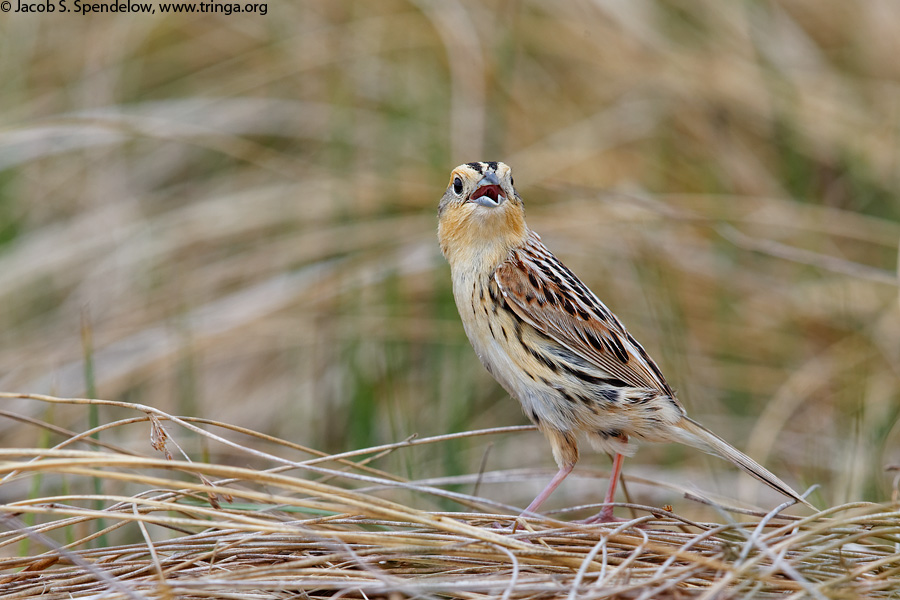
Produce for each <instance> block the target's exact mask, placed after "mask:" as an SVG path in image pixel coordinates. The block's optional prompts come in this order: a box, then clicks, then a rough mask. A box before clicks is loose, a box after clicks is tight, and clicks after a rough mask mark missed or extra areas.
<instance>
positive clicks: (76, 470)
mask: <svg viewBox="0 0 900 600" xmlns="http://www.w3.org/2000/svg"><path fill="white" fill-rule="evenodd" d="M3 397H4V398H7V399H12V398H19V399H24V400H26V401H28V402H32V403H49V404H68V405H87V404H94V405H102V406H105V407H111V406H114V407H116V408H118V409H122V410H121V412H122V414H123V418H122V419H120V420H117V421H114V422H110V423H106V424H103V425H102V426H101V427H100V428H99V429H98V430H97V431H93V432H83V433H81V434H79V435H73V434H71V433H66V432H61V431H59V430H58V428H55V427H53V426H50V425H48V424H43V426H42V429H44V430H45V431H48V432H52V433H53V434H54V435H60V436H61V437H62V438H63V440H62V441H61V442H59V443H56V444H54V445H53V446H52V447H48V448H43V449H37V448H29V449H5V450H2V451H0V456H2V458H3V461H2V463H0V473H2V477H3V479H2V484H3V485H5V486H22V485H24V486H27V487H30V488H31V489H32V490H35V491H40V490H42V489H44V488H45V487H48V486H49V487H53V486H54V485H55V484H54V483H53V482H55V481H59V480H63V481H66V486H65V487H66V488H67V489H68V492H66V493H59V494H55V495H51V496H43V495H41V494H40V493H38V494H36V495H34V496H33V497H31V498H29V499H27V500H25V499H23V500H19V501H17V502H11V503H8V504H6V505H3V506H2V507H0V512H2V514H3V517H2V518H0V522H2V523H3V525H4V527H5V529H6V531H5V532H3V533H2V534H0V548H2V551H3V554H4V555H5V558H3V559H0V569H2V573H3V574H2V575H0V594H2V596H3V598H5V599H9V600H13V599H19V598H33V597H37V596H40V597H41V598H45V599H55V598H59V599H65V598H85V597H101V596H102V597H104V598H175V597H177V598H209V597H215V598H233V599H251V598H262V597H267V598H272V597H274V598H294V597H299V598H336V597H340V598H381V597H391V598H399V597H425V598H437V597H453V598H470V599H477V598H504V599H505V598H609V597H617V598H687V597H698V598H713V597H716V598H730V597H738V596H739V597H750V596H752V597H776V596H777V597H791V598H850V597H853V598H859V597H870V598H879V597H884V598H889V597H895V596H896V592H897V589H898V588H900V554H898V552H897V547H898V544H900V511H898V510H897V509H896V506H895V507H894V508H890V507H887V506H880V505H876V504H865V503H858V504H851V505H844V506H838V507H834V508H832V509H829V510H827V511H823V512H821V513H819V514H816V515H812V516H807V517H803V518H800V517H795V516H786V515H776V514H775V511H773V512H772V513H770V514H762V513H758V512H752V511H749V512H748V511H736V512H734V513H729V512H726V511H725V510H721V511H720V517H721V518H720V520H719V521H720V522H716V523H709V522H695V521H692V520H689V519H685V518H683V517H681V516H679V515H678V514H677V513H675V512H672V511H671V510H670V509H669V508H668V507H666V508H658V507H646V506H639V505H633V506H632V509H633V512H634V518H633V519H631V520H628V521H626V522H623V523H615V524H604V525H594V526H586V525H579V524H573V523H567V522H563V521H558V520H555V519H552V518H534V519H529V520H528V521H527V523H526V524H525V527H524V528H523V529H521V530H520V531H519V532H518V533H511V532H510V529H509V524H510V522H511V519H510V517H508V516H499V515H497V514H495V513H496V510H497V509H498V508H499V509H501V510H502V509H503V508H504V507H498V506H496V504H495V503H493V502H491V501H489V500H486V499H484V498H479V497H477V496H472V495H467V494H461V493H452V492H448V491H447V490H445V489H442V488H441V487H439V486H435V485H434V484H433V483H429V482H416V481H407V480H405V479H404V478H402V477H398V476H396V475H393V474H390V473H385V472H383V471H380V470H379V469H378V468H377V466H376V465H377V463H378V461H379V460H381V459H382V458H383V457H384V456H385V455H386V454H388V453H390V452H401V453H402V452H407V451H409V449H410V448H413V447H414V446H417V445H422V444H435V443H437V444H441V443H447V442H448V441H449V439H450V437H452V436H445V437H443V438H437V439H429V440H408V441H406V442H401V443H398V444H393V445H390V446H388V447H382V448H369V449H365V450H360V451H356V452H349V453H345V454H343V455H337V456H322V455H321V453H317V452H315V451H313V450H310V449H305V448H301V447H298V446H297V445H296V444H293V443H290V442H286V441H283V440H277V439H273V438H271V437H269V436H264V435H261V434H255V433H254V432H252V431H247V430H242V429H240V428H236V427H233V426H229V425H228V424H225V423H219V422H213V421H201V420H198V419H190V418H185V417H174V416H171V415H167V414H166V413H164V412H163V411H160V410H158V409H155V408H152V407H148V406H142V405H137V404H126V403H118V402H108V401H99V400H86V399H67V398H54V397H46V396H44V397H41V396H16V395H11V394H5V395H3ZM7 417H8V418H10V417H12V415H7ZM120 428H124V429H128V430H129V432H130V435H129V437H130V438H131V439H132V440H137V441H139V442H141V443H139V444H135V445H136V446H145V447H147V450H148V451H147V452H135V451H133V450H130V449H126V448H118V447H115V446H112V445H110V444H105V443H99V442H97V441H96V440H93V439H92V438H91V437H89V434H90V435H92V434H96V433H99V432H101V431H102V432H103V433H104V436H105V435H106V434H108V433H110V432H111V431H113V430H116V429H120ZM480 433H481V434H484V433H490V434H493V435H502V434H503V433H504V432H503V431H496V430H495V431H491V432H471V433H470V434H464V435H479V434H480ZM193 435H196V436H200V437H201V438H202V439H203V440H204V441H205V442H206V443H208V444H209V445H210V446H217V445H225V446H227V447H229V448H230V449H231V450H233V451H234V452H236V455H237V456H241V457H243V461H244V462H247V463H253V464H259V465H260V467H259V468H248V467H238V466H234V465H233V464H229V465H226V464H216V463H206V462H198V461H193V460H190V459H189V458H188V457H187V456H183V455H182V456H180V457H178V456H179V455H180V454H181V447H180V443H179V442H178V441H177V440H178V439H179V438H183V437H184V436H188V437H190V436H193ZM237 440H241V441H237ZM248 440H250V441H249V442H248ZM264 443H265V444H271V445H273V447H274V448H277V449H278V451H279V452H277V453H271V452H267V451H263V450H259V449H255V447H256V446H259V445H262V444H264ZM150 445H152V446H153V449H150ZM85 448H91V449H85ZM298 451H299V452H298ZM298 453H299V455H300V456H299V457H296V458H290V459H289V458H285V456H288V455H290V456H293V455H295V454H298ZM173 454H174V456H173ZM176 457H178V458H176ZM92 481H99V482H100V487H101V488H102V491H100V492H97V493H90V492H87V491H85V490H86V489H87V488H88V487H90V485H91V482H92ZM410 494H411V495H414V496H416V497H417V498H419V499H420V500H424V502H426V503H428V502H429V500H428V499H429V498H433V497H444V498H452V499H453V500H454V502H456V504H457V506H458V507H461V511H455V512H443V511H441V512H438V511H428V510H421V509H417V508H414V507H413V506H411V505H410V504H408V503H404V502H403V501H402V500H401V499H402V498H403V497H407V496H409V495H410ZM23 520H28V521H29V523H31V524H30V525H26V524H25V523H24V522H23ZM496 523H500V524H502V525H504V528H497V527H496V525H495V524H496ZM99 540H103V543H98V541H99ZM16 549H18V552H17V551H16Z"/></svg>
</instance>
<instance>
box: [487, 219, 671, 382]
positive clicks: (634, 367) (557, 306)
mask: <svg viewBox="0 0 900 600" xmlns="http://www.w3.org/2000/svg"><path fill="white" fill-rule="evenodd" d="M494 280H495V281H496V282H497V285H498V287H499V288H500V291H501V293H502V294H503V297H504V299H505V300H506V303H507V304H508V305H509V307H510V308H511V309H512V310H513V311H514V312H515V313H516V314H517V315H518V316H519V317H521V318H522V319H523V320H524V321H525V322H526V323H528V324H529V325H531V326H532V327H534V328H535V329H537V330H538V331H540V332H541V333H543V334H545V335H548V336H550V337H551V338H553V339H554V340H556V341H557V342H558V343H559V344H561V345H562V346H564V347H566V348H568V349H569V350H571V351H572V352H574V353H575V354H577V355H578V356H580V357H581V358H583V359H584V360H587V361H588V362H590V363H593V364H594V365H596V366H597V367H598V368H599V369H602V370H603V371H606V372H608V373H609V374H610V375H611V376H613V377H616V378H618V379H621V380H622V381H624V382H625V383H627V384H629V385H631V386H634V387H638V388H651V389H656V390H659V391H660V392H662V393H664V394H666V395H668V396H671V397H672V398H674V392H673V391H672V388H671V387H669V384H668V383H667V382H666V380H665V378H664V377H663V375H662V372H660V370H659V367H657V366H656V363H654V362H653V359H651V358H650V356H649V355H648V354H647V352H646V351H645V350H644V349H643V348H642V347H641V345H640V344H639V343H638V342H637V340H635V339H634V338H633V337H632V336H631V334H629V333H628V332H627V331H626V330H625V327H624V326H623V325H622V323H621V322H620V321H619V320H618V319H617V318H616V316H615V315H614V314H613V313H612V312H611V311H610V310H609V309H608V308H606V306H605V305H604V304H603V303H602V302H601V301H600V300H599V299H598V298H597V296H595V295H594V293H593V292H591V291H590V290H589V289H588V288H587V286H586V285H584V284H583V283H582V282H581V281H580V280H579V279H578V278H577V277H576V276H575V275H574V274H573V273H572V272H571V271H570V270H569V269H568V268H567V267H566V266H565V265H563V264H562V263H561V262H560V261H559V260H558V259H557V258H556V257H555V256H553V254H552V253H551V252H550V251H549V250H548V249H547V247H546V246H544V244H543V243H542V242H541V241H540V238H539V237H538V236H537V234H535V233H532V234H531V236H530V237H529V239H528V240H527V241H526V243H525V244H524V245H523V246H520V247H518V248H516V249H515V250H513V251H512V252H511V253H510V256H509V258H508V259H507V260H506V261H505V262H504V263H503V264H501V265H500V266H499V267H498V268H497V270H496V271H495V272H494Z"/></svg>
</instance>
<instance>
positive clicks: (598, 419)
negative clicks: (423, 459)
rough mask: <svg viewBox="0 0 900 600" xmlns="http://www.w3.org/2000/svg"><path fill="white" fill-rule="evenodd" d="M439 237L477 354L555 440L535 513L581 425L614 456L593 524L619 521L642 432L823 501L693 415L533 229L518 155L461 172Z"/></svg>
mask: <svg viewBox="0 0 900 600" xmlns="http://www.w3.org/2000/svg"><path fill="white" fill-rule="evenodd" d="M438 239H439V241H440V246H441V252H442V253H443V255H444V257H445V258H446V259H447V261H448V262H449V263H450V271H451V275H452V279H453V296H454V299H455V301H456V307H457V309H458V310H459V315H460V318H461V319H462V324H463V327H464V328H465V331H466V335H467V336H468V338H469V341H470V342H471V344H472V347H473V348H474V349H475V353H476V354H477V355H478V358H479V359H480V360H481V363H482V364H483V365H484V367H485V368H486V369H487V370H488V372H489V373H490V374H491V375H492V376H493V377H494V379H496V380H497V382H499V383H500V385H501V386H503V388H504V389H506V391H507V392H509V394H510V395H511V396H512V397H513V398H515V399H516V400H518V401H519V403H520V404H521V405H522V408H523V410H524V411H525V414H526V415H527V416H528V418H529V419H530V420H531V421H532V423H534V424H535V425H536V426H537V427H538V429H539V430H540V431H541V432H542V433H543V434H544V436H545V437H546V438H547V440H548V441H549V442H550V447H551V449H552V451H553V457H554V459H555V460H556V464H557V466H558V467H559V471H558V472H557V473H556V475H555V476H554V477H553V478H552V479H551V480H550V482H549V483H548V484H547V487H546V488H544V490H543V491H542V492H541V493H540V494H538V495H537V497H536V498H535V499H534V501H532V502H531V504H529V505H528V508H526V509H525V511H524V512H523V513H522V514H523V515H526V514H534V513H535V512H536V511H537V510H538V508H539V507H540V506H541V504H542V503H543V502H544V501H545V500H546V499H547V498H548V497H549V496H550V495H551V494H552V493H553V491H554V490H555V489H556V488H557V487H558V486H559V485H560V484H561V483H562V481H563V480H564V479H565V478H566V476H568V475H569V473H571V472H572V469H573V468H574V467H575V463H576V462H577V461H578V442H577V438H578V437H579V435H581V436H583V437H585V438H587V440H588V442H589V443H590V445H591V446H592V447H593V448H594V449H596V450H599V451H605V452H607V453H609V454H611V455H613V456H614V459H613V469H612V474H611V477H610V481H609V487H608V489H607V493H606V496H605V499H604V506H603V509H602V510H601V511H600V513H598V514H597V515H596V516H594V517H592V518H591V519H588V521H587V522H604V521H611V520H613V519H614V517H613V515H612V513H613V507H612V504H611V503H612V502H613V499H614V496H615V490H616V482H617V480H618V479H619V474H620V472H621V469H622V461H623V457H624V456H631V455H632V454H634V452H635V450H636V445H637V442H642V441H645V442H679V443H681V444H686V445H688V446H692V447H694V448H698V449H700V450H702V451H705V452H708V453H710V454H714V455H717V456H720V457H721V458H724V459H725V460H728V461H730V462H732V463H733V464H734V465H736V466H737V467H739V468H740V469H742V470H744V471H746V472H747V473H749V474H750V475H752V476H753V477H755V478H757V479H759V480H760V481H762V482H763V483H765V484H766V485H768V486H770V487H772V488H773V489H775V490H777V491H779V492H781V493H782V494H784V495H785V496H787V497H788V498H791V499H793V500H795V501H796V502H801V503H803V504H805V505H807V506H811V505H810V504H809V503H808V502H806V500H804V499H803V498H802V497H801V496H800V495H799V494H798V493H797V492H795V491H794V490H793V489H791V487H790V486H788V485H787V484H786V483H785V482H783V481H782V480H781V479H779V478H778V477H776V476H775V475H774V474H772V473H771V472H770V471H768V470H767V469H766V468H765V467H763V466H761V465H760V464H758V463H757V462H756V461H754V460H753V459H752V458H750V457H749V456H747V455H745V454H744V453H742V452H740V451H739V450H737V449H736V448H734V447H733V446H731V445H730V444H728V442H726V441H725V440H723V439H722V438H720V437H719V436H717V435H716V434H714V433H712V432H711V431H709V430H708V429H706V428H705V427H703V426H702V425H700V424H699V423H697V422H696V421H694V420H692V419H691V418H689V417H688V416H687V414H686V412H685V409H684V407H683V406H682V405H681V403H680V402H679V401H678V400H677V399H676V397H675V392H674V391H673V390H672V388H671V387H670V386H669V384H668V382H666V379H665V377H663V374H662V372H661V371H660V369H659V367H658V366H657V365H656V363H655V362H654V361H653V359H652V358H650V356H649V355H648V354H647V352H646V351H645V350H644V348H643V347H642V346H641V345H640V344H639V343H638V342H637V340H635V339H634V337H632V335H631V334H630V333H628V331H627V330H626V329H625V327H624V325H622V323H621V321H619V319H618V318H617V317H616V316H615V315H614V314H613V313H612V312H611V311H610V310H609V309H608V308H607V307H606V306H605V305H604V304H603V302H601V301H600V300H599V299H598V298H597V296H596V295H594V293H593V292H592V291H591V290H590V289H588V287H587V286H586V285H585V284H584V283H582V282H581V280H580V279H579V278H578V277H576V276H575V274H574V273H572V271H570V270H569V269H568V268H567V267H566V266H565V265H564V264H563V263H562V262H560V260H559V259H558V258H556V256H554V255H553V253H552V252H550V250H548V249H547V247H546V246H544V244H543V242H541V238H540V236H539V235H538V234H537V233H535V232H534V231H532V230H531V229H529V228H528V225H527V224H526V223H525V208H524V203H523V202H522V198H521V197H520V196H519V194H518V193H517V192H516V189H515V185H514V183H513V176H512V171H511V170H510V168H509V167H508V166H507V165H506V164H504V163H502V162H471V163H467V164H464V165H460V166H458V167H456V168H455V169H454V170H453V172H452V173H451V174H450V183H449V185H448V187H447V191H446V192H445V193H444V196H443V197H442V198H441V201H440V204H439V207H438Z"/></svg>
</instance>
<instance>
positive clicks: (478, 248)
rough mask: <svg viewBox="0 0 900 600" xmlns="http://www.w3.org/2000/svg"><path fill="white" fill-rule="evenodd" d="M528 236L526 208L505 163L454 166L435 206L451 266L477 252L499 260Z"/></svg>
mask: <svg viewBox="0 0 900 600" xmlns="http://www.w3.org/2000/svg"><path fill="white" fill-rule="evenodd" d="M527 234H528V227H527V226H526V225H525V207H524V205H523V203H522V199H521V198H520V197H519V195H518V194H517V193H516V189H515V187H514V186H513V178H512V170H511V169H510V168H509V167H508V166H507V165H506V164H504V163H502V162H471V163H466V164H464V165H460V166H458V167H456V168H455V169H453V172H452V173H450V184H449V185H448V186H447V191H446V192H444V197H443V198H441V203H440V206H439V207H438V238H439V239H440V242H441V251H442V252H443V253H444V256H446V257H447V259H448V260H450V262H451V265H452V264H453V263H454V262H455V260H457V259H464V258H466V257H471V258H474V257H475V256H476V255H478V256H479V257H481V258H482V259H486V258H488V257H493V256H494V255H497V256H498V257H499V258H498V260H502V259H503V258H505V256H506V253H507V252H508V251H509V249H510V248H512V247H515V246H517V245H519V244H521V243H522V241H523V240H524V239H525V237H526V236H527ZM498 264H499V263H498Z"/></svg>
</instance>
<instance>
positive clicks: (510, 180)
mask: <svg viewBox="0 0 900 600" xmlns="http://www.w3.org/2000/svg"><path fill="white" fill-rule="evenodd" d="M509 185H511V186H513V187H516V180H515V179H513V176H512V175H510V176H509Z"/></svg>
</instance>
